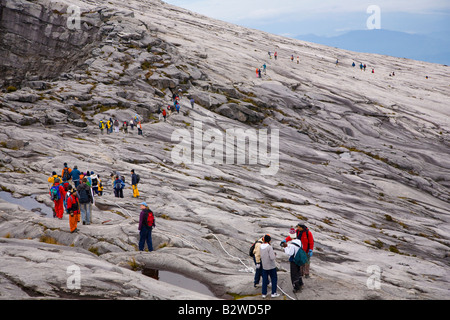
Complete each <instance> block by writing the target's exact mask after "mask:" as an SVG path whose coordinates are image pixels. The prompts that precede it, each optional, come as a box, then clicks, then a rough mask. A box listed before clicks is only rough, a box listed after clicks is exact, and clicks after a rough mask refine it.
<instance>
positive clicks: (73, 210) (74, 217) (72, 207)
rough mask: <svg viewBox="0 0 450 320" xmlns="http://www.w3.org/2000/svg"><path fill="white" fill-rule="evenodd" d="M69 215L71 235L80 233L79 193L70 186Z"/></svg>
mask: <svg viewBox="0 0 450 320" xmlns="http://www.w3.org/2000/svg"><path fill="white" fill-rule="evenodd" d="M67 194H68V197H67V213H68V214H69V227H70V233H74V232H78V228H77V226H78V222H79V221H80V203H79V202H78V197H77V192H76V190H75V189H74V188H72V186H70V189H69V192H68V193H67Z"/></svg>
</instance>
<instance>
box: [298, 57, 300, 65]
mask: <svg viewBox="0 0 450 320" xmlns="http://www.w3.org/2000/svg"><path fill="white" fill-rule="evenodd" d="M299 63H300V56H297V64H299Z"/></svg>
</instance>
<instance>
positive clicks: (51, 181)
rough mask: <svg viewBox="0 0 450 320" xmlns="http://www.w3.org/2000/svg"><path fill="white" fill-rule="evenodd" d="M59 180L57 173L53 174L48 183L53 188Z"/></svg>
mask: <svg viewBox="0 0 450 320" xmlns="http://www.w3.org/2000/svg"><path fill="white" fill-rule="evenodd" d="M56 178H59V177H58V175H57V174H56V171H53V172H52V175H51V176H50V177H49V178H48V179H47V180H48V182H49V183H50V186H53V184H54V183H55V179H56Z"/></svg>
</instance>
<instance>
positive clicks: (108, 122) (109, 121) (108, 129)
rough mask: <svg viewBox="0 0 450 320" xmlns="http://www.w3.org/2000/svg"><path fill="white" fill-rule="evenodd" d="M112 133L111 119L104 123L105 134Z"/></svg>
mask: <svg viewBox="0 0 450 320" xmlns="http://www.w3.org/2000/svg"><path fill="white" fill-rule="evenodd" d="M111 132H112V119H111V118H109V120H108V121H107V122H106V133H107V134H110V133H111Z"/></svg>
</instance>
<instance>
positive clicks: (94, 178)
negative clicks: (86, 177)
mask: <svg viewBox="0 0 450 320" xmlns="http://www.w3.org/2000/svg"><path fill="white" fill-rule="evenodd" d="M90 177H91V184H92V185H91V186H92V191H93V193H94V194H97V195H98V176H97V175H96V174H94V171H91V176H90Z"/></svg>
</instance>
